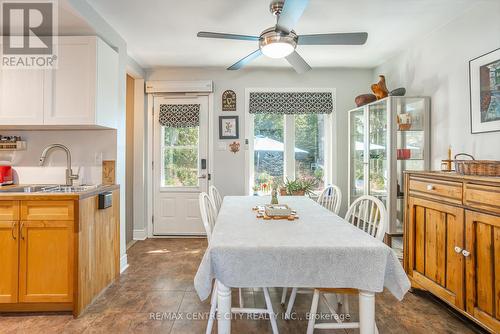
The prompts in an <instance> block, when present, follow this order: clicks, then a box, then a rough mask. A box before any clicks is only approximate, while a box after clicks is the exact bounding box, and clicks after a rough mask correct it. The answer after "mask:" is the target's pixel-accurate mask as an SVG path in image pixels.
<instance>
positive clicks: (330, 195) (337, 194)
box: [281, 184, 342, 319]
mask: <svg viewBox="0 0 500 334" xmlns="http://www.w3.org/2000/svg"><path fill="white" fill-rule="evenodd" d="M318 203H319V204H320V205H321V206H323V207H324V208H326V209H328V210H330V211H331V212H333V213H334V214H336V215H338V214H339V211H340V204H342V191H341V190H340V188H339V186H337V185H334V184H332V185H329V186H327V187H326V188H325V189H323V191H322V192H321V195H319V197H318ZM287 291H288V288H283V290H282V292H281V305H285V302H286V294H287ZM312 292H313V290H312V289H306V290H299V289H298V288H292V293H291V294H290V298H289V299H288V305H287V308H286V311H285V319H290V314H291V312H292V308H293V305H294V304H295V298H296V297H297V293H312Z"/></svg>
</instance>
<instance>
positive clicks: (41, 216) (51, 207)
mask: <svg viewBox="0 0 500 334" xmlns="http://www.w3.org/2000/svg"><path fill="white" fill-rule="evenodd" d="M74 212H75V211H74V203H73V201H23V202H22V203H21V220H74Z"/></svg>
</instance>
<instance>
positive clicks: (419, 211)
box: [404, 172, 500, 333]
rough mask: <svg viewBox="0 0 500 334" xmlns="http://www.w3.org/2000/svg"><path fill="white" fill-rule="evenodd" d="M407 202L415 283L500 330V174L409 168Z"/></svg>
mask: <svg viewBox="0 0 500 334" xmlns="http://www.w3.org/2000/svg"><path fill="white" fill-rule="evenodd" d="M405 206H406V210H405V225H404V267H405V270H406V273H407V274H408V276H409V278H410V281H411V283H412V287H414V288H418V289H423V290H427V291H429V292H431V293H432V294H434V295H435V296H437V297H439V298H440V299H442V300H444V301H445V302H447V303H448V304H449V305H451V306H452V307H454V308H455V309H457V310H458V311H460V312H461V313H462V314H464V315H466V316H467V317H469V318H470V319H472V320H474V321H475V322H476V323H478V324H479V325H481V326H483V327H484V328H486V329H487V330H489V331H491V332H493V333H500V178H493V177H473V176H463V175H458V174H455V173H443V172H408V173H406V176H405Z"/></svg>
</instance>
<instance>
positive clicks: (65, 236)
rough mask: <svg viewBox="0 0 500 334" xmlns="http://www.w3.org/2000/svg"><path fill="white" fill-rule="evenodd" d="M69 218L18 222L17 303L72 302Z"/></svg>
mask: <svg viewBox="0 0 500 334" xmlns="http://www.w3.org/2000/svg"><path fill="white" fill-rule="evenodd" d="M73 224H74V222H73V221H26V222H24V221H23V222H21V225H20V226H21V230H20V244H19V246H20V247H19V249H20V252H19V255H20V256H19V302H21V303H36V302H72V300H73V277H74V254H73V253H74V252H73V248H74V246H73Z"/></svg>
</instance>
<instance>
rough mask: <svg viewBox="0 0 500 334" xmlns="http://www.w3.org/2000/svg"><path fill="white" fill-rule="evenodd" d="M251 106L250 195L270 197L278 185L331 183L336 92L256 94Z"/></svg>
mask: <svg viewBox="0 0 500 334" xmlns="http://www.w3.org/2000/svg"><path fill="white" fill-rule="evenodd" d="M245 102H246V105H247V118H246V122H245V123H246V125H247V132H246V133H247V134H248V137H249V138H247V139H248V144H249V147H248V152H249V155H248V165H247V166H248V167H247V168H248V169H247V170H248V173H247V176H248V184H249V190H250V191H249V192H250V193H252V192H253V193H256V192H257V193H261V194H262V193H268V192H269V191H270V189H269V183H270V181H272V180H278V181H286V179H288V180H298V179H300V180H307V181H308V182H307V183H309V184H311V183H313V184H314V189H313V190H319V189H322V188H324V186H325V185H326V184H329V183H331V176H332V174H333V171H332V168H331V154H332V153H333V152H332V125H333V122H332V118H333V116H332V115H333V111H334V109H335V108H334V103H335V91H334V90H333V89H327V90H323V91H321V90H319V91H318V90H317V89H314V90H300V91H297V90H295V89H284V90H281V91H269V90H257V91H254V90H252V91H251V92H248V91H247V95H246V101H245ZM311 181H312V182H311Z"/></svg>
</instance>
